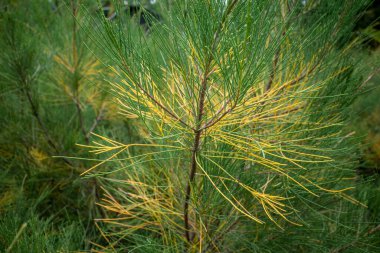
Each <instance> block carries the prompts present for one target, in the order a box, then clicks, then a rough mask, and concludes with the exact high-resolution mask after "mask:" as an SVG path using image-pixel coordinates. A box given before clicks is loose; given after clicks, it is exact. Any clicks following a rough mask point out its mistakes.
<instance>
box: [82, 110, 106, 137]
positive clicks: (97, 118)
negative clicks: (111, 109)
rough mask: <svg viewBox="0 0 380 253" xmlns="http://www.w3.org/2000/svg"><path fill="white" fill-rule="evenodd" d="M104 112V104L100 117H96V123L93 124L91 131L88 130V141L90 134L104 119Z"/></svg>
mask: <svg viewBox="0 0 380 253" xmlns="http://www.w3.org/2000/svg"><path fill="white" fill-rule="evenodd" d="M103 111H104V104H103V105H102V106H101V108H100V110H99V113H98V115H97V116H96V118H95V120H94V123H92V126H91V127H90V129H89V130H88V132H87V134H86V137H87V139H88V138H90V134H91V133H92V131H94V129H95V128H96V126H97V125H98V124H99V122H100V121H101V120H102V118H103Z"/></svg>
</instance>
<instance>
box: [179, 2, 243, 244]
mask: <svg viewBox="0 0 380 253" xmlns="http://www.w3.org/2000/svg"><path fill="white" fill-rule="evenodd" d="M236 4H237V0H234V1H232V2H231V3H230V4H229V6H228V7H227V9H226V12H225V13H224V15H223V17H222V20H221V23H220V25H219V27H218V29H217V30H216V32H215V34H214V41H213V43H212V46H211V50H210V52H209V56H208V58H207V60H206V64H205V70H204V73H203V77H202V82H201V88H200V90H199V100H198V112H197V114H196V115H195V118H196V121H195V129H194V134H195V135H194V142H193V148H192V150H191V161H190V173H189V179H188V182H187V186H186V193H185V203H184V208H183V218H184V223H185V237H186V240H187V241H188V242H189V243H190V242H191V241H192V240H193V236H192V233H191V231H190V225H189V202H190V195H191V185H192V184H194V181H195V173H196V170H197V161H196V160H197V154H198V152H199V149H200V138H201V135H202V132H203V130H204V129H202V127H201V124H202V120H203V114H204V103H205V99H206V93H207V79H208V77H209V74H210V72H211V71H212V60H213V54H212V52H213V51H214V50H215V48H216V46H217V44H218V42H219V34H220V32H221V31H222V29H223V26H224V23H225V21H226V20H227V17H228V15H229V14H230V13H231V11H232V10H233V8H234V6H235V5H236Z"/></svg>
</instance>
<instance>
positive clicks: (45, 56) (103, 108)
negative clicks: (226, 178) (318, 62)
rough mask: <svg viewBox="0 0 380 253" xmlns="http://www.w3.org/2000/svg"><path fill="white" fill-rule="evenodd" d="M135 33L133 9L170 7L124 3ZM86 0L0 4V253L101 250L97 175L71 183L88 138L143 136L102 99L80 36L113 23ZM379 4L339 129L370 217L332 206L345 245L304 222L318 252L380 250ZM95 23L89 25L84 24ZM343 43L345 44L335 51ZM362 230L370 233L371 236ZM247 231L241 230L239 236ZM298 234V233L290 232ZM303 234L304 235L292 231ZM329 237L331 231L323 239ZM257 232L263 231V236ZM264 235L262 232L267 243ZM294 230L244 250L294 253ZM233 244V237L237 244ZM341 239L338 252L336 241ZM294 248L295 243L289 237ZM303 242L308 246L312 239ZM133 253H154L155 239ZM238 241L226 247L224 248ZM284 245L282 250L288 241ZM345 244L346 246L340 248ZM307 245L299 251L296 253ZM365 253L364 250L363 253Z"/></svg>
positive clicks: (139, 25)
mask: <svg viewBox="0 0 380 253" xmlns="http://www.w3.org/2000/svg"><path fill="white" fill-rule="evenodd" d="M129 2H130V3H129V6H130V7H129V9H128V11H129V14H130V18H131V19H132V20H134V24H135V25H134V29H136V30H143V31H144V32H147V33H149V26H150V23H149V22H150V21H149V18H147V15H146V16H144V15H143V13H144V12H142V9H143V8H142V7H144V8H146V9H147V10H148V11H149V13H150V14H151V15H153V16H155V17H156V18H158V19H165V11H166V10H167V9H168V8H170V6H171V1H169V0H168V1H160V0H157V1H129ZM100 4H101V5H102V6H103V8H101V7H100V6H99V3H98V1H95V0H81V1H80V3H79V1H78V0H71V1H70V0H62V1H58V0H55V1H54V0H33V1H26V0H4V1H1V3H0V50H1V54H0V129H1V131H0V251H2V252H3V251H4V252H20V253H23V252H71V251H90V250H91V249H92V250H93V251H94V252H96V249H98V250H100V249H102V246H101V245H104V244H107V242H106V241H105V240H106V239H105V237H104V236H102V234H101V232H100V231H101V230H100V229H99V226H106V225H105V224H103V223H95V222H94V219H95V218H99V217H105V216H107V214H105V213H104V210H103V209H102V208H101V207H99V206H98V205H96V203H99V200H100V198H101V195H102V194H103V192H101V190H100V189H101V186H102V185H104V184H105V183H104V182H102V181H101V179H99V178H93V177H89V178H84V177H81V176H80V174H81V173H82V172H84V171H85V170H86V169H88V168H89V167H91V165H93V164H94V162H93V161H91V159H94V157H93V156H91V155H89V154H88V153H87V151H86V150H83V149H82V148H81V147H79V146H77V145H76V144H88V143H89V141H90V140H91V138H92V136H91V132H95V133H99V134H102V135H106V136H109V137H112V139H113V140H117V141H120V142H122V143H132V142H135V141H136V140H138V139H139V138H140V136H143V135H144V128H143V127H142V126H141V125H139V124H138V123H136V122H135V121H134V120H133V119H127V118H125V117H122V116H121V115H120V114H119V113H118V109H117V107H116V105H115V104H114V103H113V100H112V98H111V97H110V96H109V92H108V90H105V87H107V86H106V85H105V81H104V80H105V79H112V78H113V73H112V72H111V71H109V69H106V68H104V67H103V66H104V65H103V63H102V62H100V60H99V59H102V61H107V55H104V56H103V57H100V58H97V57H95V56H94V54H93V52H92V50H93V48H94V47H93V46H92V44H93V43H94V41H93V40H92V39H90V38H89V36H88V34H87V33H86V32H85V29H84V27H88V26H91V25H94V24H92V22H94V20H96V19H97V18H98V17H99V16H101V15H104V16H105V17H107V18H109V19H112V20H113V19H117V18H118V17H116V15H115V9H114V6H113V5H112V4H111V3H110V2H108V1H101V2H100ZM379 9H380V8H379V4H378V2H376V1H374V2H373V3H372V4H371V5H370V6H369V7H368V8H367V9H366V10H365V11H364V12H363V16H362V18H361V19H360V20H358V21H357V25H356V27H355V30H354V31H350V32H351V33H352V35H351V38H356V37H360V38H362V37H363V36H365V39H363V40H362V42H361V45H360V47H359V48H358V50H357V52H356V57H357V58H358V59H360V64H359V65H358V66H357V69H356V70H355V71H360V72H361V73H362V82H363V85H362V90H361V95H360V97H359V98H358V99H357V101H356V102H355V103H354V105H353V106H352V108H351V109H352V112H351V122H352V124H351V125H349V126H347V127H348V128H350V129H351V131H352V133H353V134H354V135H355V136H357V138H360V140H361V143H362V145H361V160H360V163H359V164H358V165H357V168H356V172H355V173H356V176H357V178H356V183H357V190H356V195H357V198H358V199H359V200H360V201H362V202H363V203H365V204H367V206H368V208H366V209H365V208H357V207H354V206H352V205H351V204H350V203H346V204H345V206H336V207H335V208H336V212H337V213H340V214H341V215H340V217H339V221H338V222H340V223H342V224H349V223H350V222H351V221H352V219H357V222H358V221H360V222H359V223H358V224H364V225H363V227H364V228H363V229H362V228H360V227H359V228H358V227H355V229H357V230H356V237H354V238H353V237H352V236H350V237H347V235H345V234H344V233H345V232H344V231H345V230H341V231H340V230H339V229H337V228H336V226H337V224H336V221H332V222H331V223H330V224H327V225H328V226H329V227H328V228H326V227H325V226H326V224H312V221H313V220H314V218H313V216H318V215H321V214H320V213H307V214H305V217H304V219H305V220H310V221H311V222H310V227H313V228H314V232H310V230H307V231H306V229H305V236H306V234H307V236H308V237H311V240H308V241H309V242H310V241H314V242H315V245H314V246H315V252H328V251H331V252H343V251H347V252H376V251H377V250H379V248H380V240H379V239H378V238H380V237H379V234H380V232H379V231H378V230H380V229H379V224H380V176H379V173H380V89H379V88H378V87H379V85H380V69H379V68H380V64H379V63H380V47H379V44H380V38H379V20H378V17H379ZM89 16H93V17H94V19H91V18H88V17H89ZM342 43H343V42H342ZM368 228H372V229H376V228H377V230H368ZM252 229H253V230H254V229H255V227H252V226H248V225H247V231H250V230H252ZM293 229H294V230H298V231H297V232H294V233H296V234H297V235H299V234H300V231H299V230H300V228H298V227H294V228H293ZM301 229H302V228H301ZM326 231H329V232H328V233H327V234H326ZM262 233H267V234H266V235H263V234H262ZM268 233H269V234H270V235H269V236H268ZM292 233H293V232H292V231H291V229H290V230H287V231H286V232H278V231H276V232H275V231H263V230H261V232H260V233H255V234H254V236H255V237H256V238H252V241H257V238H261V237H262V238H264V239H263V240H258V241H259V243H252V244H251V245H246V248H247V249H249V251H247V252H255V251H256V252H264V251H263V250H265V252H302V250H303V249H304V247H303V246H302V241H303V240H305V238H302V237H300V238H298V239H299V241H298V243H299V245H300V246H299V248H298V249H297V251H295V249H294V248H291V246H289V247H287V246H284V244H283V243H282V242H286V241H287V240H288V237H289V235H291V234H292ZM233 238H234V239H235V240H236V238H239V235H234V237H233ZM342 238H347V239H346V240H347V241H343V242H342V244H341V245H342V247H340V246H339V245H336V242H337V241H339V240H342ZM293 239H296V238H293ZM309 239H310V238H309ZM138 243H141V244H142V245H150V246H149V247H148V248H143V249H141V250H140V251H139V252H157V251H155V250H157V248H155V244H154V241H151V242H138V239H137V237H136V242H135V244H138ZM234 243H238V241H231V244H234ZM285 245H286V244H285ZM347 245H348V246H347ZM305 248H307V247H305ZM371 250H372V251H371Z"/></svg>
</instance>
